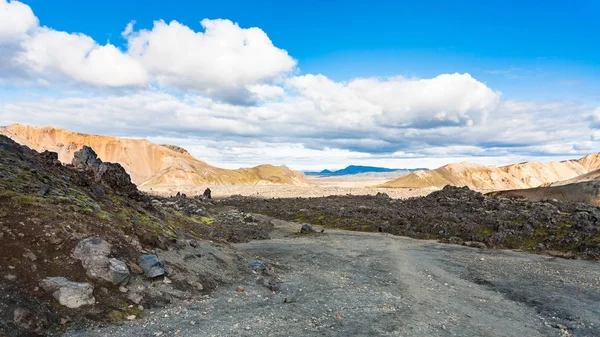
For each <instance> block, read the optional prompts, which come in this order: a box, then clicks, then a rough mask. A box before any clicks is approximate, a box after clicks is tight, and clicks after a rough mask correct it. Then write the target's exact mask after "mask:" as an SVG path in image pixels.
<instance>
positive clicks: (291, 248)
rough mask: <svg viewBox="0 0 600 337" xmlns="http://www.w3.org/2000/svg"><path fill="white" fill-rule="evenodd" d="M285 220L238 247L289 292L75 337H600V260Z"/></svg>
mask: <svg viewBox="0 0 600 337" xmlns="http://www.w3.org/2000/svg"><path fill="white" fill-rule="evenodd" d="M274 223H275V225H276V231H275V232H274V233H273V239H272V240H266V241H253V242H250V243H243V244H237V245H236V246H237V247H239V248H240V249H242V250H245V251H247V252H249V253H251V254H253V255H256V256H257V257H259V258H261V259H265V260H266V261H270V262H271V263H273V265H275V266H276V273H277V275H278V278H279V280H280V281H281V289H280V291H278V292H271V291H270V290H268V289H267V288H265V287H263V286H259V285H256V284H255V279H247V280H245V282H240V283H235V284H231V285H229V286H225V287H221V288H219V289H218V290H217V291H216V292H215V293H214V294H213V295H212V296H211V297H210V298H207V299H206V300H204V301H199V302H189V303H186V304H185V305H181V306H177V307H170V308H167V309H164V310H160V311H152V312H147V314H146V317H145V318H143V319H140V320H136V321H133V322H131V323H127V324H125V325H121V326H113V327H105V328H97V329H95V330H88V331H79V332H71V333H70V334H69V336H112V337H121V336H515V337H516V336H518V337H521V336H532V337H533V336H600V304H599V303H600V264H599V263H598V262H591V261H580V260H563V259H558V258H552V257H546V256H538V255H530V254H526V253H521V252H513V251H499V250H480V249H475V248H466V247H462V246H455V245H444V244H438V243H435V242H432V241H422V240H414V239H409V238H404V237H396V236H391V235H388V234H381V233H358V232H347V231H341V230H326V232H325V233H324V234H322V235H318V236H313V235H309V236H298V235H293V234H291V233H292V232H293V231H297V230H298V227H299V226H298V225H297V224H290V223H287V222H284V221H279V220H274ZM316 229H317V230H319V229H320V228H316ZM277 266H278V267H277ZM256 277H257V278H258V277H259V275H257V276H256ZM240 286H241V287H243V289H241V288H238V287H240ZM241 290H243V291H241ZM286 298H287V300H286ZM286 302H289V303H286Z"/></svg>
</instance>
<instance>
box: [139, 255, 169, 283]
mask: <svg viewBox="0 0 600 337" xmlns="http://www.w3.org/2000/svg"><path fill="white" fill-rule="evenodd" d="M138 265H139V266H140V268H142V270H143V271H144V274H146V276H148V277H151V278H154V277H157V276H161V275H164V274H165V268H164V267H163V264H162V262H160V259H159V258H158V256H156V255H142V256H140V258H139V259H138Z"/></svg>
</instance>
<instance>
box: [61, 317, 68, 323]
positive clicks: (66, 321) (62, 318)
mask: <svg viewBox="0 0 600 337" xmlns="http://www.w3.org/2000/svg"><path fill="white" fill-rule="evenodd" d="M69 321H70V319H69V318H67V317H61V318H60V325H65V324H67V323H69Z"/></svg>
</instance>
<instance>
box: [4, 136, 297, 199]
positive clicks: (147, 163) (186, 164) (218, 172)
mask: <svg viewBox="0 0 600 337" xmlns="http://www.w3.org/2000/svg"><path fill="white" fill-rule="evenodd" d="M0 134H4V135H6V136H8V137H10V138H12V139H13V140H15V141H16V142H18V143H20V144H23V145H27V146H29V147H31V148H33V149H35V150H37V151H44V150H48V151H52V152H56V153H58V158H59V160H60V161H61V162H63V163H70V162H71V160H72V159H73V154H74V153H75V152H76V151H78V150H79V149H80V148H81V147H82V146H84V145H87V146H89V147H91V148H92V149H94V151H95V152H96V153H97V154H98V157H100V159H102V160H103V161H107V162H113V163H119V164H121V165H122V166H123V167H124V168H125V170H126V171H127V172H128V173H129V175H131V179H132V181H133V182H134V183H136V184H137V185H139V186H146V187H151V186H166V185H168V186H196V185H203V184H211V185H235V184H243V185H260V184H292V185H305V184H308V182H307V180H306V177H305V176H304V174H303V173H301V172H296V171H292V170H290V169H288V168H287V167H285V166H282V167H276V166H272V165H260V166H257V167H253V168H248V169H238V170H228V169H223V168H218V167H214V166H211V165H209V164H207V163H205V162H203V161H201V160H198V159H196V158H194V157H192V156H191V155H190V154H189V153H188V152H187V151H186V150H185V149H182V148H180V147H177V146H173V145H158V144H154V143H151V142H149V141H147V140H145V139H125V138H117V137H111V136H99V135H89V134H82V133H76V132H69V131H66V130H63V129H58V128H53V127H33V126H28V125H20V124H14V125H10V126H7V127H2V128H0Z"/></svg>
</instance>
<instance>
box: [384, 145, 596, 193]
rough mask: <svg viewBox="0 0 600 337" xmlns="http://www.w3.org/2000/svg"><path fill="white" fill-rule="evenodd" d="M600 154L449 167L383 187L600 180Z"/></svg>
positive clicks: (505, 186)
mask: <svg viewBox="0 0 600 337" xmlns="http://www.w3.org/2000/svg"><path fill="white" fill-rule="evenodd" d="M597 170H600V153H594V154H590V155H587V156H585V157H583V158H580V159H577V160H564V161H560V162H550V163H536V162H525V163H520V164H513V165H507V166H502V167H496V166H486V165H481V164H473V163H455V164H448V165H445V166H442V167H440V168H437V169H435V170H430V171H417V172H414V173H411V174H409V175H406V176H403V177H400V178H398V179H395V180H392V181H389V182H387V183H385V184H383V185H381V187H402V188H424V187H439V188H441V187H444V186H446V185H452V186H468V187H469V188H474V189H488V190H513V189H524V188H532V187H539V186H548V185H550V184H552V183H557V182H562V183H559V184H560V185H563V184H570V183H577V182H585V181H593V180H597V179H598V177H599V176H600V174H599V172H598V171H597Z"/></svg>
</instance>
